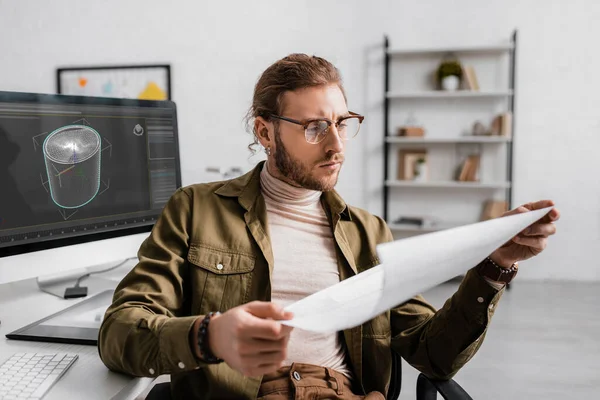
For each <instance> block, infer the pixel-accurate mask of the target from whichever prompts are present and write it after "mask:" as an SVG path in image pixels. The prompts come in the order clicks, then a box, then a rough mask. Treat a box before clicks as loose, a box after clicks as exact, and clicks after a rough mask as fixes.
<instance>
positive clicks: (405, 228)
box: [388, 223, 460, 233]
mask: <svg viewBox="0 0 600 400" xmlns="http://www.w3.org/2000/svg"><path fill="white" fill-rule="evenodd" d="M388 226H389V228H390V229H391V230H392V231H396V232H417V233H430V232H438V231H443V230H446V229H451V228H456V227H458V226H460V225H439V226H436V227H431V228H423V227H421V226H416V225H410V224H394V223H388Z"/></svg>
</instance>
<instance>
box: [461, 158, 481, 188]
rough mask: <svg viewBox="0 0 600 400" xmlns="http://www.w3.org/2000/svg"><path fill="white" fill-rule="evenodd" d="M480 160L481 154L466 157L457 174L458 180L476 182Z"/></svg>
mask: <svg viewBox="0 0 600 400" xmlns="http://www.w3.org/2000/svg"><path fill="white" fill-rule="evenodd" d="M480 160H481V156H479V155H477V154H475V155H471V156H469V157H467V159H466V160H465V162H464V163H463V164H462V168H461V170H460V173H459V174H458V180H459V181H460V182H477V180H478V176H477V175H478V174H477V172H478V171H479V163H480Z"/></svg>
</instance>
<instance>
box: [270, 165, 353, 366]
mask: <svg viewBox="0 0 600 400" xmlns="http://www.w3.org/2000/svg"><path fill="white" fill-rule="evenodd" d="M260 183H261V190H262V194H263V196H264V198H265V203H266V206H267V220H268V224H269V232H270V234H269V236H270V238H271V247H272V249H273V258H274V261H275V263H274V267H273V274H272V276H271V288H272V291H271V301H273V302H274V303H277V304H280V305H281V306H283V307H286V306H287V305H289V304H292V303H294V302H296V301H298V300H300V299H303V298H304V297H306V296H308V295H311V294H313V293H315V292H318V291H319V290H321V289H324V288H327V287H329V286H331V285H334V284H336V283H338V282H339V281H340V274H339V271H338V264H337V257H336V252H335V243H334V239H333V233H332V231H331V227H330V225H329V221H328V219H327V215H326V214H325V210H323V207H322V205H321V202H320V198H321V192H319V191H314V190H308V189H304V188H298V187H294V186H291V185H289V184H287V183H286V182H283V181H281V180H279V179H277V178H275V177H273V176H272V175H271V174H270V173H269V172H268V170H267V163H265V165H264V167H263V169H262V171H261V175H260ZM294 362H299V363H306V364H313V365H319V366H322V367H329V368H332V369H334V370H336V371H339V372H341V373H343V374H345V375H348V376H349V375H350V371H349V369H348V366H347V364H346V360H345V352H344V349H343V347H342V344H341V341H340V337H339V334H337V333H332V334H321V333H313V332H308V331H304V330H301V329H298V328H295V329H294V330H293V331H292V333H291V335H290V341H289V343H288V356H287V359H286V360H285V362H284V365H291V364H292V363H294Z"/></svg>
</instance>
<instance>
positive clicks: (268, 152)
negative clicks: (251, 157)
mask: <svg viewBox="0 0 600 400" xmlns="http://www.w3.org/2000/svg"><path fill="white" fill-rule="evenodd" d="M265 153H267V155H268V156H270V155H271V146H269V147H267V148H266V149H265Z"/></svg>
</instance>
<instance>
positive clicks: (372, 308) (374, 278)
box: [281, 207, 552, 332]
mask: <svg viewBox="0 0 600 400" xmlns="http://www.w3.org/2000/svg"><path fill="white" fill-rule="evenodd" d="M551 209H552V207H548V208H544V209H541V210H536V211H530V212H527V213H522V214H517V215H512V216H508V217H503V218H496V219H492V220H489V221H485V222H479V223H476V224H472V225H466V226H461V227H458V228H453V229H448V230H445V231H440V232H434V233H430V234H426V235H420V236H416V237H412V238H408V239H403V240H398V241H395V242H391V243H385V244H381V245H379V246H377V253H378V255H379V258H380V260H381V262H382V264H381V265H378V266H376V267H373V268H371V269H369V270H367V271H365V272H363V273H360V274H358V275H356V276H353V277H351V278H349V279H346V280H344V281H342V282H340V283H338V284H336V285H333V286H330V287H328V288H327V289H324V290H321V291H319V292H317V293H315V294H313V295H310V296H308V297H306V298H304V299H302V300H300V301H297V302H296V303H294V304H291V305H289V306H288V307H286V311H291V312H293V313H294V318H293V319H292V320H289V321H281V322H282V323H283V324H285V325H289V326H293V327H296V328H300V329H305V330H309V331H313V332H336V331H341V330H344V329H348V328H352V327H354V326H358V325H360V324H362V323H364V322H366V321H368V320H370V319H372V318H373V317H375V316H377V315H379V314H381V313H383V312H385V311H386V310H389V309H390V308H393V307H395V306H397V305H400V304H402V303H404V302H406V301H407V300H409V299H411V298H412V297H413V296H415V295H417V294H419V293H422V292H424V291H426V290H427V289H430V288H432V287H434V286H437V285H439V284H440V283H443V282H445V281H447V280H449V279H451V278H453V277H455V276H457V275H461V274H464V273H465V272H466V271H468V270H469V269H471V268H472V267H474V266H475V265H477V264H478V263H479V262H480V261H481V260H483V259H484V258H485V257H487V256H489V255H490V254H491V253H492V252H493V251H494V250H496V249H497V248H498V247H500V246H501V245H503V244H504V243H506V242H507V241H509V240H510V239H511V238H513V237H514V236H516V235H517V234H518V233H519V232H521V231H522V230H523V229H525V228H526V227H528V226H529V225H531V224H533V223H534V222H536V221H538V220H539V219H540V218H542V217H543V216H544V215H546V214H547V213H548V212H549V211H550V210H551Z"/></svg>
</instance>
